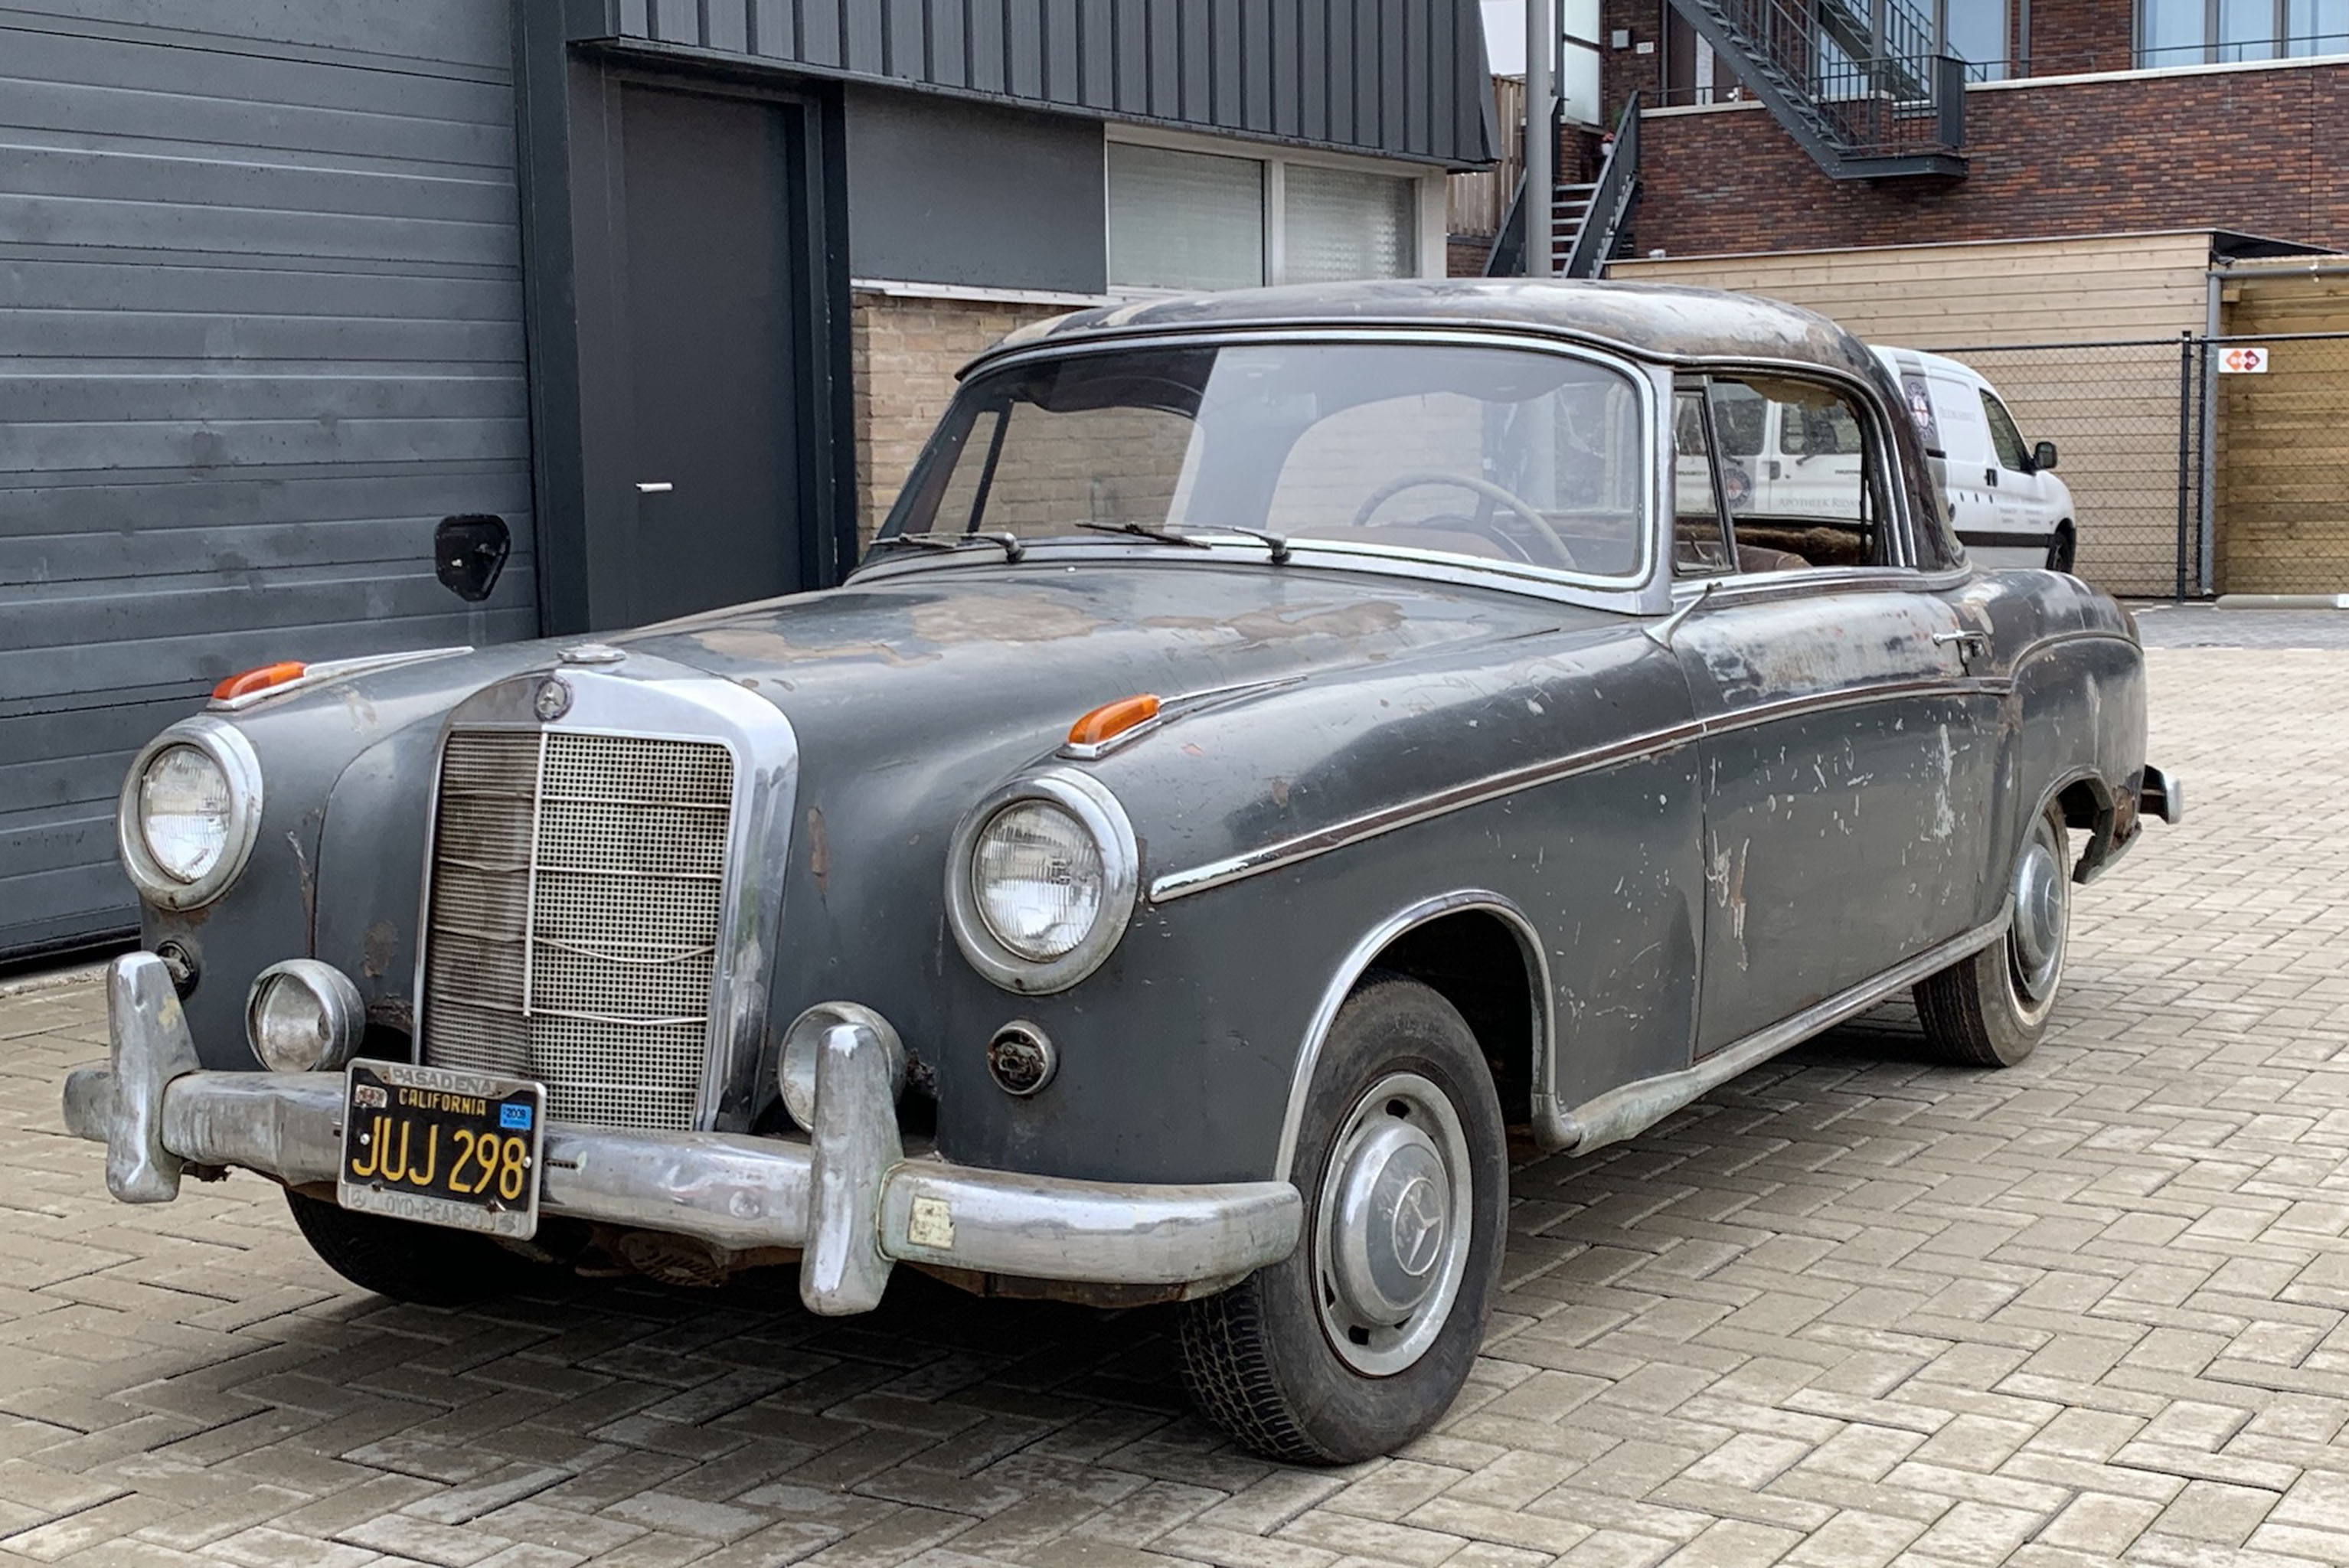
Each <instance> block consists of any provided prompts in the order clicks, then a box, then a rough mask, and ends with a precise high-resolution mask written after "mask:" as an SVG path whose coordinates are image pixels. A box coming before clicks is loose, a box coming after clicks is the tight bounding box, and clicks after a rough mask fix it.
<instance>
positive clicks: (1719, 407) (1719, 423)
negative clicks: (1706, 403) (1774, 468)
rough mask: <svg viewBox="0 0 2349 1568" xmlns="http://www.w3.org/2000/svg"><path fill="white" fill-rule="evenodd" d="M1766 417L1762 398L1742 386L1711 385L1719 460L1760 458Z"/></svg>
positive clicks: (1737, 383)
mask: <svg viewBox="0 0 2349 1568" xmlns="http://www.w3.org/2000/svg"><path fill="white" fill-rule="evenodd" d="M1769 414H1770V405H1769V404H1768V403H1766V402H1764V401H1763V398H1762V395H1761V394H1760V393H1758V392H1756V391H1754V388H1753V387H1748V386H1746V385H1744V383H1743V382H1737V381H1716V382H1714V383H1713V436H1714V437H1715V438H1717V439H1718V440H1719V441H1720V442H1721V455H1722V456H1723V457H1725V458H1758V457H1760V456H1761V455H1762V427H1763V426H1764V424H1765V423H1767V422H1768V419H1769Z"/></svg>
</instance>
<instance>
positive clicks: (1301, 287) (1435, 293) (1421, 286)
mask: <svg viewBox="0 0 2349 1568" xmlns="http://www.w3.org/2000/svg"><path fill="white" fill-rule="evenodd" d="M1368 325H1375V326H1394V327H1410V326H1442V327H1485V328H1499V329H1502V330H1506V331H1515V332H1526V331H1532V332H1536V333H1541V334H1547V335H1556V336H1560V337H1568V338H1573V339H1575V340H1577V341H1579V342H1583V343H1588V344H1594V345H1599V346H1605V347H1609V348H1615V349H1619V350H1621V351H1622V352H1624V353H1627V354H1631V355H1635V356H1640V357H1643V358H1650V359H1663V360H1670V361H1686V362H1693V361H1702V360H1715V359H1743V360H1775V361H1778V362H1780V363H1791V364H1796V365H1808V366H1817V367H1819V368H1822V369H1827V370H1837V371H1841V372H1843V373H1845V374H1847V375H1856V376H1858V377H1861V378H1863V379H1873V378H1874V377H1875V376H1877V375H1879V374H1881V372H1880V371H1879V370H1878V366H1877V362H1876V361H1875V359H1874V358H1873V357H1872V356H1870V355H1869V353H1868V346H1867V345H1865V344H1863V343H1861V342H1860V341H1859V340H1858V339H1857V338H1856V337H1854V336H1852V335H1851V334H1849V333H1847V332H1846V331H1845V330H1844V329H1843V328H1842V327H1840V326H1838V325H1836V324H1835V323H1834V322H1832V321H1830V320H1828V319H1827V318H1826V316H1823V315H1817V314H1816V313H1814V312H1811V311H1807V310H1804V309H1802V308H1800V307H1799V306H1796V305H1791V304H1782V303H1780V302H1779V301H1776V300H1768V299H1759V298H1756V297H1754V296H1753V295H1751V294H1727V293H1724V292H1723V291H1721V290H1718V289H1698V288H1685V287H1682V286H1680V285H1677V284H1634V283H1578V282H1568V281H1566V280H1563V279H1548V278H1399V279H1377V280H1372V281H1370V282H1365V283H1346V284H1290V285H1288V286H1286V287H1281V288H1264V289H1239V290H1235V291H1233V292H1230V293H1226V294H1177V295H1174V296H1173V297H1171V298H1165V299H1154V300H1143V301H1137V302H1135V303H1133V304H1115V305H1102V306H1097V307H1095V308H1093V309H1092V310H1081V311H1077V312H1074V313H1072V314H1071V315H1062V316H1056V317H1054V318H1052V319H1051V320H1050V321H1042V322H1038V323H1036V324H1035V325H1031V326H1027V327H1023V328H1021V329H1020V330H1019V331H1018V332H1015V333H1013V334H1012V335H1010V336H1009V337H1007V338H1005V339H1004V340H1003V341H1002V342H1001V343H999V344H998V345H996V346H994V347H993V348H991V349H989V350H988V351H987V352H986V353H984V354H981V355H979V356H978V357H977V358H975V359H973V360H972V361H971V362H970V364H968V366H964V370H963V373H964V374H965V375H968V374H969V373H970V372H971V371H973V370H976V369H978V368H979V367H980V366H984V365H986V364H988V362H989V361H990V360H993V359H995V358H997V357H999V356H1002V355H1006V354H1010V353H1015V352H1018V351H1020V350H1023V349H1028V348H1033V347H1036V346H1040V345H1049V344H1067V345H1070V346H1076V345H1079V344H1084V343H1090V342H1096V341H1101V340H1104V339H1108V338H1113V337H1125V336H1137V335H1164V334H1167V333H1200V334H1207V333H1214V332H1219V331H1246V330H1252V329H1253V330H1264V329H1275V328H1279V327H1291V326H1293V327H1321V328H1326V327H1332V326H1340V327H1343V326H1368Z"/></svg>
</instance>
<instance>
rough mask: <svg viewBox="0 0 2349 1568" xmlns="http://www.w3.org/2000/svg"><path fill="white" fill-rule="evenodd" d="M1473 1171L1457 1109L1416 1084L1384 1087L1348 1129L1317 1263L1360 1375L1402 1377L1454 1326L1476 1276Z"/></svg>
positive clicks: (1333, 1332) (1325, 1320)
mask: <svg viewBox="0 0 2349 1568" xmlns="http://www.w3.org/2000/svg"><path fill="white" fill-rule="evenodd" d="M1467 1161H1468V1144H1467V1139H1466V1137H1465V1136H1464V1133H1463V1131H1462V1130H1461V1126H1460V1119H1459V1117H1458V1115H1457V1113H1455V1112H1454V1109H1453V1108H1452V1104H1451V1102H1450V1100H1449V1099H1447V1098H1446V1097H1445V1096H1444V1092H1443V1091H1442V1090H1441V1089H1439V1088H1436V1086H1435V1085H1434V1084H1433V1083H1431V1082H1429V1081H1428V1080H1427V1079H1426V1078H1422V1077H1420V1076H1419V1075H1418V1074H1416V1073H1397V1074H1393V1075H1391V1076H1389V1077H1387V1078H1382V1079H1381V1080H1380V1081H1379V1082H1378V1083H1377V1084H1375V1085H1373V1086H1372V1087H1371V1090H1370V1091H1369V1092H1368V1093H1367V1094H1365V1095H1364V1096H1363V1097H1362V1098H1361V1100H1360V1101H1359V1102H1357V1105H1356V1107H1355V1109H1354V1112H1353V1114H1352V1115H1351V1116H1350V1117H1349V1118H1348V1124H1347V1126H1346V1128H1345V1130H1344V1131H1343V1132H1342V1133H1341V1134H1340V1138H1339V1140H1338V1148H1337V1152H1336V1154H1335V1157H1334V1158H1332V1159H1331V1161H1330V1167H1329V1172H1328V1174H1327V1176H1326V1177H1325V1179H1324V1182H1323V1187H1322V1192H1321V1202H1320V1204H1319V1210H1320V1221H1321V1222H1320V1224H1319V1227H1317V1233H1316V1235H1315V1239H1314V1252H1315V1254H1316V1256H1315V1262H1316V1264H1318V1265H1319V1266H1318V1270H1317V1272H1318V1274H1319V1295H1320V1298H1321V1299H1320V1305H1321V1316H1322V1324H1323V1327H1324V1328H1325V1330H1326V1331H1327V1332H1328V1334H1329V1336H1330V1343H1331V1345H1332V1346H1334V1347H1335V1348H1336V1350H1337V1351H1338V1353H1339V1355H1340V1356H1341V1357H1344V1358H1345V1359H1346V1360H1347V1361H1348V1362H1350V1364H1352V1365H1353V1366H1354V1367H1356V1368H1357V1369H1358V1370H1360V1371H1363V1372H1368V1373H1371V1374H1372V1375H1374V1376H1385V1375H1390V1374H1392V1373H1394V1372H1399V1371H1401V1370H1402V1368H1403V1367H1408V1366H1409V1365H1411V1363H1413V1361H1416V1360H1417V1359H1418V1358H1419V1357H1420V1356H1421V1355H1422V1354H1423V1352H1424V1351H1425V1350H1426V1348H1427V1346H1428V1345H1429V1344H1430V1343H1431V1342H1433V1339H1434V1337H1435V1334H1436V1331H1437V1330H1438V1329H1440V1328H1441V1327H1442V1326H1443V1325H1444V1316H1445V1315H1446V1314H1447V1313H1448V1312H1449V1310H1450V1308H1451V1305H1452V1298H1453V1296H1454V1295H1456V1294H1457V1292H1458V1290H1459V1285H1460V1279H1461V1274H1462V1272H1463V1269H1464V1266H1465V1260H1466V1253H1467V1245H1466V1243H1467V1240H1468V1235H1467V1233H1468V1228H1469V1223H1470V1209H1469V1207H1468V1204H1469V1199H1470V1192H1469V1190H1468V1180H1467V1169H1468V1164H1467Z"/></svg>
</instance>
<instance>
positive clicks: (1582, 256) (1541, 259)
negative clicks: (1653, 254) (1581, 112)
mask: <svg viewBox="0 0 2349 1568" xmlns="http://www.w3.org/2000/svg"><path fill="white" fill-rule="evenodd" d="M1550 135H1551V137H1552V139H1556V137H1557V116H1556V113H1555V111H1553V113H1552V116H1551V120H1550ZM1639 194H1640V94H1638V93H1636V92H1635V93H1633V94H1632V95H1631V101H1630V103H1628V104H1626V105H1625V106H1624V108H1623V114H1622V117H1621V118H1620V119H1618V120H1617V121H1616V122H1615V136H1614V139H1613V141H1612V142H1611V143H1610V144H1609V148H1608V150H1607V156H1606V158H1605V159H1604V160H1602V161H1601V162H1600V164H1599V176H1598V178H1597V179H1595V180H1592V181H1588V183H1584V184H1561V185H1558V186H1557V187H1556V188H1555V189H1554V190H1553V191H1552V192H1551V196H1550V204H1549V232H1548V234H1547V237H1546V238H1545V239H1537V240H1536V242H1535V243H1536V245H1537V246H1540V247H1544V248H1543V249H1540V250H1537V252H1536V256H1537V265H1536V266H1535V267H1533V268H1532V269H1531V271H1532V272H1533V273H1536V274H1537V275H1540V276H1547V277H1567V278H1595V277H1597V276H1599V273H1600V272H1601V271H1603V270H1604V269H1605V267H1606V265H1607V263H1609V261H1611V260H1613V259H1614V258H1615V257H1616V256H1618V255H1619V254H1621V253H1622V250H1623V244H1624V241H1625V239H1626V237H1627V234H1628V232H1629V229H1630V220H1631V208H1632V205H1633V203H1634V202H1635V201H1638V199H1639ZM1525 261H1526V190H1525V185H1524V183H1523V181H1520V182H1519V183H1518V186H1517V193H1516V199H1515V200H1514V201H1511V202H1510V204H1509V211H1508V215H1507V216H1506V218H1504V219H1503V220H1502V222H1501V232H1500V233H1499V234H1497V235H1495V237H1494V240H1493V248H1492V250H1491V252H1490V253H1487V255H1486V256H1485V276H1486V277H1488V278H1500V277H1516V276H1519V275H1521V274H1523V273H1526V271H1527V270H1528V269H1527V268H1526V264H1525Z"/></svg>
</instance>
